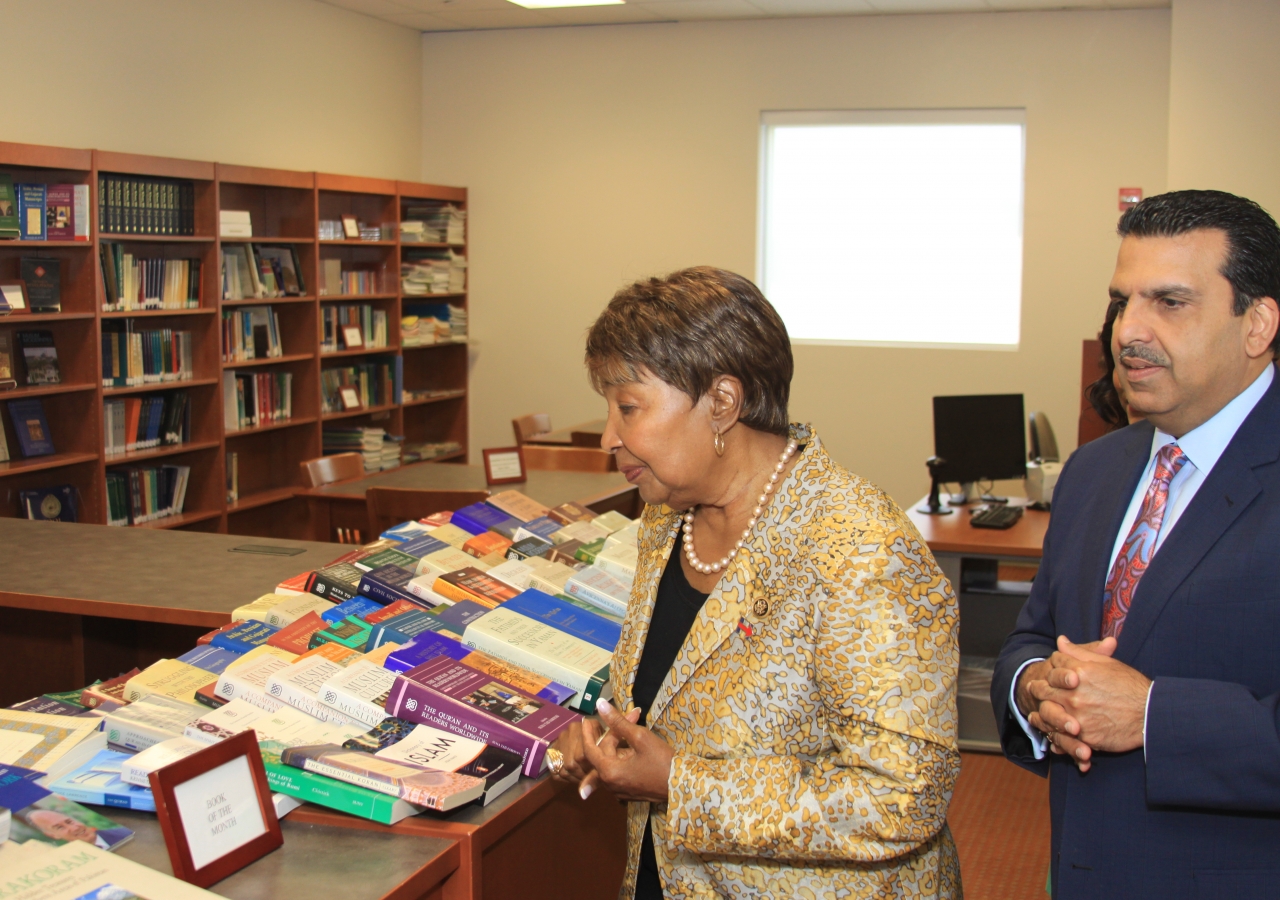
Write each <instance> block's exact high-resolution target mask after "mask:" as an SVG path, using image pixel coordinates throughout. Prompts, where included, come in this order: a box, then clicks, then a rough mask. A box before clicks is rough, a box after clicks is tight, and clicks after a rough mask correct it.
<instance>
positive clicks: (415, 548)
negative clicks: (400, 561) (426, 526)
mask: <svg viewBox="0 0 1280 900" xmlns="http://www.w3.org/2000/svg"><path fill="white" fill-rule="evenodd" d="M396 549H397V550H399V551H400V552H401V553H407V554H409V555H410V556H414V557H417V558H418V559H422V557H424V556H429V555H430V554H432V553H435V552H436V551H437V550H447V549H449V545H448V544H446V543H445V542H444V541H442V540H440V539H439V538H433V537H432V536H431V535H429V534H424V535H423V536H422V537H416V538H411V539H409V540H407V541H405V542H404V543H403V544H401V545H400V546H399V547H396Z"/></svg>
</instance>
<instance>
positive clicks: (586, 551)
mask: <svg viewBox="0 0 1280 900" xmlns="http://www.w3.org/2000/svg"><path fill="white" fill-rule="evenodd" d="M604 542H605V538H596V539H595V540H594V541H592V542H591V543H589V544H583V545H582V546H581V547H579V548H578V549H577V550H575V551H573V555H574V556H575V557H576V558H577V559H578V560H579V561H580V562H584V563H586V564H587V565H591V564H592V563H594V562H595V561H596V554H597V553H599V552H600V551H601V550H603V549H604Z"/></svg>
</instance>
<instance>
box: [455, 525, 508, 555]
mask: <svg viewBox="0 0 1280 900" xmlns="http://www.w3.org/2000/svg"><path fill="white" fill-rule="evenodd" d="M510 546H511V541H509V540H507V539H506V538H504V537H503V536H502V535H500V534H497V533H495V532H492V531H486V532H484V533H482V534H477V535H476V536H475V537H473V538H472V539H471V540H469V541H467V542H466V543H465V544H463V545H462V552H463V553H469V554H471V555H472V556H474V557H475V558H476V559H479V558H480V557H482V556H488V555H489V554H490V553H506V552H507V548H508V547H510Z"/></svg>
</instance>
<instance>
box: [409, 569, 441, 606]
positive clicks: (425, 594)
mask: <svg viewBox="0 0 1280 900" xmlns="http://www.w3.org/2000/svg"><path fill="white" fill-rule="evenodd" d="M437 577H438V576H437V575H435V574H427V575H419V576H418V577H417V578H411V579H410V580H409V582H408V583H407V584H406V585H405V588H406V589H407V590H408V591H409V593H411V594H413V596H415V597H418V598H419V599H421V600H422V601H424V602H425V603H429V604H430V605H431V606H433V607H435V606H452V605H453V601H452V600H450V599H449V598H448V597H444V596H441V595H440V594H437V593H436V592H435V583H436V578H437Z"/></svg>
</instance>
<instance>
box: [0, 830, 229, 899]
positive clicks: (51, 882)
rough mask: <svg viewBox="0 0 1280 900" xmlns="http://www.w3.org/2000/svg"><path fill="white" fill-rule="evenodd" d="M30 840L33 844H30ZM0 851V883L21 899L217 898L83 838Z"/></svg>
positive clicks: (212, 894)
mask: <svg viewBox="0 0 1280 900" xmlns="http://www.w3.org/2000/svg"><path fill="white" fill-rule="evenodd" d="M32 845H35V846H32ZM15 846H17V847H20V848H22V852H20V853H18V854H15V855H13V856H9V855H7V854H6V855H5V857H4V863H3V866H2V867H3V868H4V870H5V883H6V884H11V885H15V886H17V887H16V893H13V894H10V896H13V897H19V896H21V897H22V898H23V900H84V898H86V897H163V898H164V900H218V895H217V894H214V893H211V892H209V891H206V890H202V889H201V888H198V887H195V886H194V885H190V884H187V883H186V882H185V881H179V880H178V879H176V878H173V877H171V876H169V875H162V874H161V873H159V872H157V871H156V870H155V869H152V868H149V867H148V866H144V865H142V864H141V863H136V862H134V861H133V860H131V859H125V858H124V857H123V856H120V855H119V854H116V853H110V852H108V851H106V850H99V849H98V848H97V846H95V845H94V844H90V843H86V842H84V841H68V842H67V843H65V844H63V845H62V846H60V847H54V846H50V845H49V844H43V843H40V842H38V841H27V842H26V843H25V844H18V845H15Z"/></svg>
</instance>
